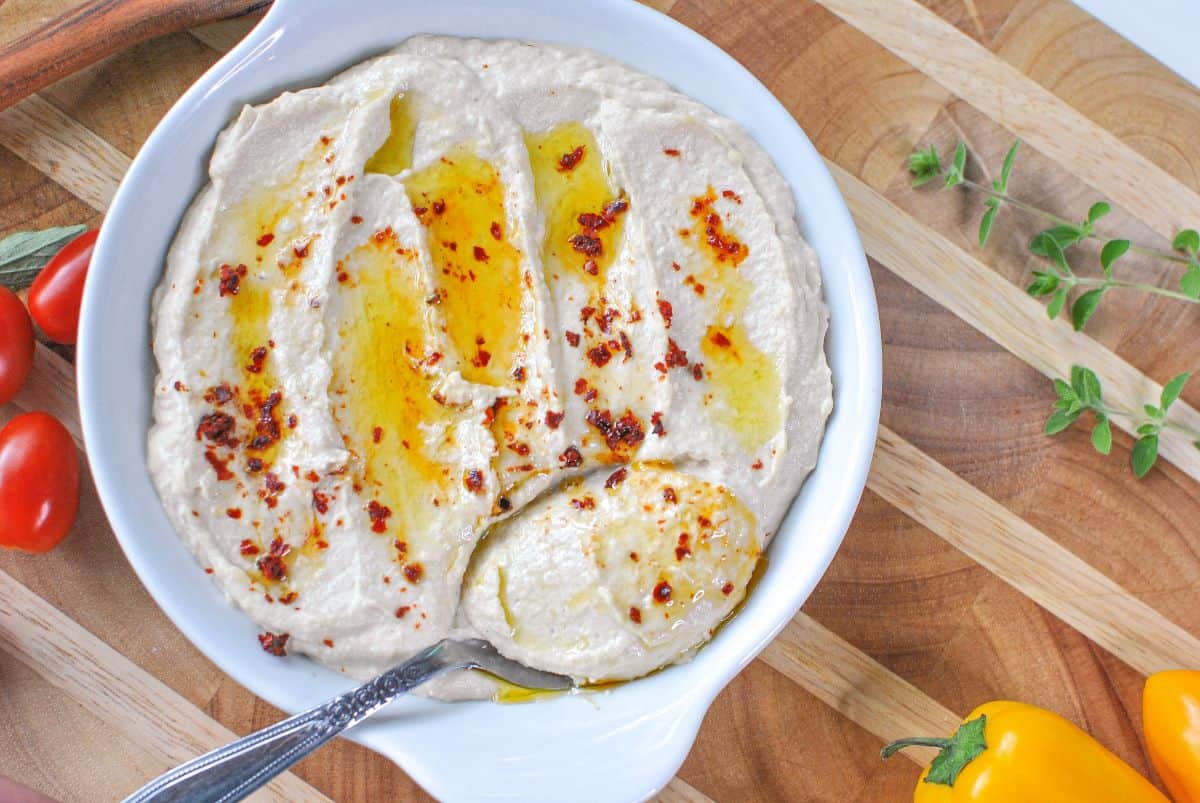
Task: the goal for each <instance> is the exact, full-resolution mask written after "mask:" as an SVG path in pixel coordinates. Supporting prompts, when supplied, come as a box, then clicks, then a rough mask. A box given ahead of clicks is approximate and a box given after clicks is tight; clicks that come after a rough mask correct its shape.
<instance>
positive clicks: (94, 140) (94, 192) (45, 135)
mask: <svg viewBox="0 0 1200 803" xmlns="http://www.w3.org/2000/svg"><path fill="white" fill-rule="evenodd" d="M0 143H2V144H3V145H4V146H5V147H6V148H8V149H9V150H11V151H12V152H13V153H15V154H16V155H17V156H19V157H21V158H22V159H24V160H25V161H26V162H29V164H31V165H33V166H34V167H36V168H37V169H38V170H40V171H42V172H43V173H45V174H46V175H48V176H50V178H52V179H54V180H55V181H56V182H58V183H59V184H61V185H62V186H63V187H65V188H66V189H67V190H68V191H70V192H71V193H72V194H73V195H75V196H76V197H78V198H79V199H80V200H82V201H84V202H85V203H87V204H88V205H89V206H91V207H92V208H93V209H96V210H99V211H103V210H104V209H106V208H108V204H109V202H110V201H112V198H113V195H115V194H116V192H117V185H118V184H120V183H121V177H122V176H124V175H125V171H126V170H128V169H129V163H130V159H129V157H128V156H126V155H125V154H123V153H121V152H120V151H118V150H117V149H116V148H114V147H113V146H112V145H110V144H108V142H106V141H105V140H103V139H101V138H100V137H99V136H97V135H96V134H95V133H93V132H92V131H90V130H88V129H87V128H85V127H84V126H82V125H80V124H79V123H78V122H76V121H75V120H73V119H72V118H71V117H70V116H68V115H66V114H64V113H63V112H61V111H59V110H58V109H57V108H56V107H55V106H53V105H52V104H51V103H50V102H49V101H47V100H46V99H45V98H42V97H40V96H38V95H32V96H30V97H28V98H26V99H25V100H23V101H21V102H20V103H18V104H16V105H15V106H12V107H10V108H8V109H5V110H4V111H3V112H0Z"/></svg>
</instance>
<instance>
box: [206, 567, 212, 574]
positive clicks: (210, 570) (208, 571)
mask: <svg viewBox="0 0 1200 803" xmlns="http://www.w3.org/2000/svg"><path fill="white" fill-rule="evenodd" d="M204 573H205V574H212V573H213V570H212V567H211V566H206V567H204Z"/></svg>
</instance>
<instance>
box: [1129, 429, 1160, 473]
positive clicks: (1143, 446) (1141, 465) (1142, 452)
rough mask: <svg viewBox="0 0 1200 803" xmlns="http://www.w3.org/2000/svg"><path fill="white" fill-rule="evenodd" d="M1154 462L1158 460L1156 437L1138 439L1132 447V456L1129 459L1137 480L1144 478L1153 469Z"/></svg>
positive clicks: (1147, 436) (1148, 436)
mask: <svg viewBox="0 0 1200 803" xmlns="http://www.w3.org/2000/svg"><path fill="white" fill-rule="evenodd" d="M1156 460H1158V436H1157V435H1146V436H1144V437H1141V438H1138V442H1137V443H1135V444H1134V445H1133V454H1132V455H1130V459H1129V462H1130V464H1131V465H1132V466H1133V473H1134V476H1136V477H1137V478H1138V479H1139V480H1140V479H1141V478H1142V477H1144V476H1146V475H1147V474H1148V473H1150V469H1152V468H1153V467H1154V461H1156Z"/></svg>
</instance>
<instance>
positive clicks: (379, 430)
mask: <svg viewBox="0 0 1200 803" xmlns="http://www.w3.org/2000/svg"><path fill="white" fill-rule="evenodd" d="M381 440H383V427H375V428H374V429H372V430H371V442H372V443H379V442H380V441H381Z"/></svg>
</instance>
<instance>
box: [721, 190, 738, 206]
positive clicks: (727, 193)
mask: <svg viewBox="0 0 1200 803" xmlns="http://www.w3.org/2000/svg"><path fill="white" fill-rule="evenodd" d="M721 197H722V198H728V199H729V200H731V201H733V202H734V203H739V204H740V203H741V202H742V196H740V195H738V194H737V193H736V192H734V191H733V190H721Z"/></svg>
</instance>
